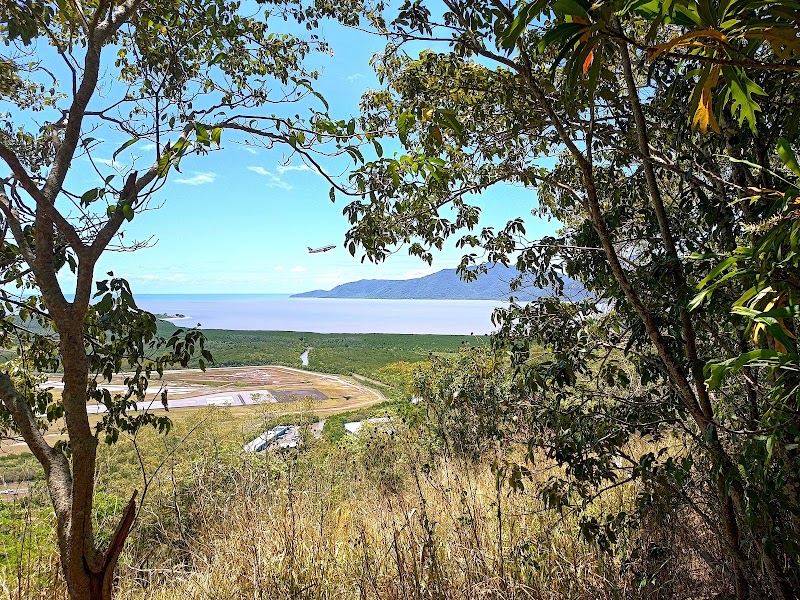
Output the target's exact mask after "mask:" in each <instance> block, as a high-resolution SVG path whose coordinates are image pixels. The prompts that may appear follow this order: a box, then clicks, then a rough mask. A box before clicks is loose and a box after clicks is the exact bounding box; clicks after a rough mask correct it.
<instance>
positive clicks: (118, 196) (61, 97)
mask: <svg viewBox="0 0 800 600" xmlns="http://www.w3.org/2000/svg"><path fill="white" fill-rule="evenodd" d="M341 8H344V7H341ZM333 10H334V8H333V7H330V6H327V7H322V8H320V9H310V8H304V7H302V6H300V5H299V4H297V3H295V2H291V1H289V2H282V1H278V2H258V3H256V4H254V5H252V6H248V7H243V6H242V4H241V3H240V2H235V1H230V0H164V1H162V0H87V1H84V0H67V1H64V0H57V1H56V0H53V1H49V0H35V1H28V0H19V1H18V0H11V1H9V2H3V3H2V6H0V41H1V42H2V48H1V49H0V94H1V95H2V101H3V104H4V106H5V108H3V109H2V110H3V112H2V113H0V160H2V164H3V169H2V170H0V175H2V177H3V178H2V186H0V226H1V227H2V229H1V231H2V237H0V242H2V247H1V251H0V281H2V288H0V299H2V304H0V306H2V308H0V310H1V311H2V313H1V314H0V317H2V320H1V321H0V336H2V341H3V344H4V346H5V347H6V348H10V349H12V351H15V352H17V353H18V356H19V359H18V360H16V361H12V362H10V363H7V364H6V365H4V366H3V367H2V368H0V400H1V401H2V402H0V425H1V426H2V431H3V433H4V434H5V433H7V432H12V431H13V432H17V433H18V434H19V435H21V436H22V438H23V439H24V441H25V442H26V443H27V444H28V446H29V447H30V449H31V451H32V452H33V453H34V455H35V456H36V458H37V459H38V460H39V461H40V462H41V464H42V465H43V467H44V471H45V474H46V479H47V486H48V490H49V493H50V497H51V499H52V502H53V506H54V508H55V514H56V519H57V534H58V543H59V549H60V558H61V565H62V567H63V570H64V573H65V578H66V582H67V586H68V588H69V592H70V595H71V597H73V598H81V599H84V598H101V597H103V598H105V597H109V596H110V594H111V589H112V582H113V573H114V566H115V563H116V561H117V558H118V556H119V553H120V551H121V550H122V545H123V543H124V541H125V538H126V536H127V534H128V532H129V530H130V528H131V526H132V524H133V521H134V519H135V517H136V503H135V501H134V498H132V499H131V501H130V504H129V505H128V507H127V509H126V510H125V512H124V515H123V517H122V519H121V521H120V523H119V526H118V528H117V531H116V532H115V533H114V535H113V536H112V537H111V538H110V540H111V541H110V543H109V544H108V545H103V546H102V547H101V546H100V545H99V543H98V542H97V539H98V538H96V536H95V532H94V531H93V526H92V514H93V501H94V500H93V498H94V482H95V462H96V451H97V445H98V442H102V441H105V442H107V443H113V442H115V441H116V440H117V439H118V438H119V437H120V436H121V435H128V434H134V433H135V432H136V431H137V430H138V429H139V428H141V427H142V426H145V425H153V426H155V427H156V428H158V429H159V430H161V431H165V430H167V429H168V428H169V426H170V422H169V420H168V419H166V418H165V417H160V416H155V415H153V414H151V413H147V412H146V413H137V412H135V408H136V402H137V400H142V399H143V398H144V397H145V395H146V394H147V393H148V384H149V382H150V377H151V375H157V374H160V373H161V372H162V371H163V369H164V368H165V367H166V366H168V365H173V364H180V365H184V366H185V365H186V364H187V362H188V360H189V359H190V358H191V357H192V356H193V355H197V356H199V364H200V366H201V367H204V366H205V364H206V363H207V362H208V361H210V360H211V355H210V354H209V353H208V351H207V350H205V348H204V337H203V336H202V334H201V333H200V332H199V331H196V330H189V331H184V330H178V331H177V332H176V333H174V334H172V335H170V336H169V337H163V336H161V335H159V333H158V329H157V326H156V320H155V317H154V316H153V315H151V314H149V313H147V312H145V311H142V310H141V309H139V308H138V306H137V305H136V302H135V300H134V298H133V295H132V291H131V289H130V286H129V285H128V283H127V282H126V281H124V280H121V279H119V278H115V277H114V276H113V274H111V273H109V275H108V277H107V278H105V279H103V280H100V281H95V267H96V265H97V261H98V259H99V258H100V256H101V255H102V254H103V253H104V252H107V251H114V250H118V251H128V250H135V249H136V248H140V247H142V246H143V245H146V244H147V240H145V241H131V240H125V239H124V238H123V234H124V225H125V223H126V222H128V221H131V220H132V219H134V218H135V217H136V216H137V215H139V214H141V213H142V212H143V211H147V210H152V209H155V208H157V207H158V193H159V191H160V190H161V189H162V186H163V185H164V182H165V181H166V179H167V178H168V176H169V175H170V173H171V172H173V171H174V170H179V169H180V166H181V161H182V160H183V159H184V158H185V157H187V156H189V155H199V156H203V155H207V154H209V153H212V152H217V151H219V150H221V149H222V147H223V137H224V136H232V137H234V138H235V139H237V140H238V141H240V142H243V143H250V144H255V145H259V146H261V147H264V148H272V147H273V146H275V145H285V147H286V148H287V150H288V151H289V152H290V153H298V154H300V155H302V156H304V157H305V159H306V160H307V161H310V162H311V163H313V164H316V163H315V162H314V157H313V155H312V152H313V148H314V147H315V146H316V145H319V144H326V143H329V142H330V144H331V146H332V148H331V149H330V152H332V153H337V152H345V151H348V150H350V151H351V150H352V149H351V148H350V142H349V141H350V139H351V134H352V133H353V132H352V131H350V132H348V128H347V123H344V122H340V121H332V120H331V119H330V118H328V117H327V115H326V110H327V105H326V103H325V101H324V99H323V98H322V97H321V96H319V94H317V93H316V92H315V91H314V89H313V85H312V84H313V81H314V79H315V78H316V77H317V73H316V71H314V70H313V69H311V68H309V67H307V66H306V59H307V58H309V57H310V56H312V55H314V54H319V53H328V52H329V48H328V46H327V45H326V44H325V43H324V42H323V41H322V40H321V39H319V37H318V36H317V35H316V34H315V33H314V32H313V30H314V28H315V26H316V23H317V21H318V19H319V18H321V17H322V16H324V15H325V14H327V13H330V12H331V11H333ZM286 21H289V22H291V23H293V24H294V27H293V30H294V31H295V32H303V31H304V29H305V30H307V35H299V34H298V33H289V32H284V31H281V30H277V31H276V30H273V28H272V25H273V23H275V22H278V23H284V22H286ZM298 103H303V106H304V109H303V110H304V112H305V113H306V115H307V116H306V117H304V118H301V117H299V116H296V113H299V112H300V110H298V109H295V110H294V111H292V110H290V109H289V108H286V107H291V106H294V105H297V104H298ZM109 156H110V157H111V158H110V160H109V158H108V157H109ZM87 170H88V171H89V172H90V173H91V176H89V177H87V176H86V172H87ZM70 271H71V273H72V274H73V276H74V279H70V278H69V277H60V276H61V275H63V274H64V273H66V272H70ZM73 281H74V287H73V283H72V282H73ZM65 282H66V283H65ZM59 369H60V370H62V371H63V381H64V387H63V391H62V393H61V395H60V397H57V396H54V395H53V394H52V392H51V390H49V389H46V388H45V387H42V385H41V381H40V380H39V378H38V376H36V375H34V373H37V372H46V371H53V370H59ZM122 372H124V373H125V384H126V388H127V389H126V391H124V392H121V393H112V392H110V391H109V389H107V388H106V387H105V385H106V382H108V381H110V379H111V376H112V375H113V374H116V373H122ZM90 401H94V402H96V403H98V404H100V405H102V407H103V408H102V411H101V412H102V415H103V416H102V418H101V419H99V422H98V423H97V424H96V425H92V424H90V420H89V414H88V409H87V403H88V402H90ZM61 418H63V419H64V424H65V425H64V427H65V431H66V434H67V440H66V441H64V442H60V443H58V444H55V445H52V444H50V443H49V442H48V439H47V438H46V436H45V432H46V430H47V428H48V426H53V425H54V424H55V422H56V421H57V420H58V419H61Z"/></svg>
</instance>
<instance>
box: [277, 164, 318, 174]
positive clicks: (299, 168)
mask: <svg viewBox="0 0 800 600" xmlns="http://www.w3.org/2000/svg"><path fill="white" fill-rule="evenodd" d="M310 170H311V167H309V166H308V165H306V164H302V165H278V173H280V174H281V175H283V174H284V173H286V171H310Z"/></svg>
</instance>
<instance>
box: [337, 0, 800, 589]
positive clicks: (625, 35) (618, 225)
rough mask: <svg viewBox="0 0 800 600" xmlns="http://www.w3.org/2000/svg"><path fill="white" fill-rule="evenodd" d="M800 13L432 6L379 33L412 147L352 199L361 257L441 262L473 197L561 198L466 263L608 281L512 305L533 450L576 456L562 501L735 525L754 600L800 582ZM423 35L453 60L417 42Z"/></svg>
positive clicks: (382, 102) (554, 497)
mask: <svg viewBox="0 0 800 600" xmlns="http://www.w3.org/2000/svg"><path fill="white" fill-rule="evenodd" d="M797 10H798V8H797V6H796V4H795V3H793V2H774V3H763V2H762V3H755V2H744V1H743V2H733V3H728V2H720V3H716V2H705V1H704V2H698V3H694V2H675V3H657V2H635V3H624V2H600V3H594V4H589V3H588V2H583V1H581V0H579V1H577V2H563V1H559V2H530V3H529V2H517V3H504V2H500V1H496V2H489V3H485V4H480V3H469V2H463V3H462V2H449V1H447V0H445V2H443V5H441V6H440V5H433V3H431V5H430V6H429V3H426V2H423V1H421V0H417V1H415V2H406V3H405V4H404V5H403V6H402V8H401V9H400V11H399V13H398V14H397V15H394V17H395V18H394V20H393V21H391V23H390V24H389V25H384V21H378V22H377V23H376V26H377V27H378V28H383V29H382V30H383V31H384V33H385V34H386V35H387V36H388V37H389V38H390V44H389V46H388V48H387V51H386V53H385V54H384V56H383V57H381V58H380V60H377V61H376V64H377V69H378V73H379V75H380V77H382V79H383V81H384V82H385V84H386V86H385V89H383V90H380V91H377V92H374V93H371V94H369V95H367V96H365V98H364V100H363V109H364V121H365V124H366V126H367V127H369V128H370V129H383V128H388V127H392V126H393V127H394V128H395V129H396V131H397V134H398V136H399V137H400V139H401V141H402V143H403V144H404V146H405V149H406V154H405V155H404V156H402V157H400V158H396V159H394V158H392V159H390V158H386V159H382V160H379V161H375V162H371V163H368V164H367V165H366V166H365V167H364V168H363V169H361V170H360V171H358V172H357V173H356V174H355V175H354V176H353V177H354V180H355V182H356V184H357V185H358V186H360V189H361V190H363V191H364V192H365V196H364V199H363V200H360V201H356V202H353V203H351V204H350V205H349V206H348V207H347V209H346V211H345V212H346V214H348V215H349V217H350V221H351V223H352V224H353V227H352V229H351V231H350V232H349V234H348V237H349V241H350V242H351V244H352V245H351V251H352V252H355V251H356V247H357V246H358V245H360V246H361V247H363V248H364V250H365V253H366V255H367V256H368V257H369V258H370V259H373V260H382V259H383V258H384V257H385V256H386V255H387V252H388V251H389V249H392V248H393V247H394V246H396V245H400V244H409V251H410V253H412V254H415V255H418V256H420V257H422V258H423V259H425V260H428V261H430V260H431V258H432V255H431V253H430V249H431V248H432V247H439V248H440V247H441V246H442V244H443V243H444V240H445V239H446V238H447V237H449V236H451V235H453V234H455V233H456V232H458V231H460V230H463V229H467V230H471V229H473V228H474V226H475V225H476V223H477V221H478V215H479V209H478V208H477V207H475V206H472V205H471V204H470V203H469V197H470V194H473V193H476V192H480V191H482V190H484V189H486V188H488V187H490V186H492V185H495V184H497V183H501V182H506V183H515V184H522V185H525V186H529V187H531V188H536V189H537V191H538V203H537V204H534V203H533V202H532V210H533V211H534V213H535V214H537V215H539V216H545V217H548V218H554V219H557V220H558V221H559V222H561V223H562V224H563V228H562V230H561V231H560V233H559V234H558V236H556V237H554V238H548V239H544V240H534V241H531V240H527V239H526V238H525V235H524V234H525V231H524V226H523V224H522V221H521V220H519V219H517V220H514V221H511V222H509V223H508V224H507V226H506V227H505V228H504V229H503V230H500V231H494V230H491V229H483V230H481V231H480V232H472V231H467V232H466V233H465V234H464V235H462V237H460V238H459V244H460V245H461V246H463V247H465V248H467V249H474V251H472V252H470V253H469V254H467V255H466V256H465V257H464V260H463V262H462V268H463V269H466V268H467V267H468V266H469V265H471V264H475V263H481V262H483V261H489V262H493V261H497V262H502V263H505V264H508V263H509V262H511V261H514V262H516V264H517V266H518V267H519V268H520V270H521V271H522V272H523V273H524V274H525V275H526V277H525V279H526V280H527V281H532V282H534V283H538V284H542V283H545V282H548V283H556V284H558V283H559V282H560V279H561V277H562V276H563V274H567V275H569V276H570V277H573V278H575V279H577V280H578V281H580V282H581V283H582V284H583V286H584V287H585V289H586V292H587V293H586V296H585V297H584V298H579V299H578V300H576V301H573V302H565V301H552V300H543V301H540V302H536V303H531V304H528V305H522V304H520V305H512V307H511V308H510V309H508V310H506V311H501V312H500V313H499V314H498V320H499V323H500V325H501V329H500V334H499V336H498V338H497V339H498V343H499V344H501V345H504V346H506V347H507V348H509V349H510V350H511V351H512V354H511V356H512V361H513V364H514V365H515V368H516V371H517V376H516V377H517V386H518V387H517V389H518V390H519V391H518V393H517V394H516V396H514V395H512V396H511V398H510V399H509V401H517V402H526V403H530V405H531V413H532V414H531V415H530V416H531V422H530V426H531V427H532V431H533V437H532V439H531V443H530V445H529V448H530V451H529V456H528V458H529V460H530V461H536V460H538V459H539V457H541V455H542V453H544V454H545V456H547V457H548V458H549V459H554V460H555V461H556V462H557V464H559V465H561V466H563V467H565V470H564V471H563V472H562V474H561V475H555V476H554V478H553V479H552V484H551V485H549V486H547V487H546V488H545V489H543V490H541V494H542V497H543V498H544V499H545V501H546V502H547V503H548V504H549V505H550V506H553V507H567V506H573V507H580V506H586V502H587V501H591V500H592V499H594V498H595V497H597V495H598V494H599V493H601V492H602V490H604V489H606V488H608V487H615V486H617V485H619V484H620V483H622V482H625V481H631V482H634V483H635V484H636V486H638V488H637V489H638V490H639V495H638V504H637V511H638V515H637V517H638V519H643V518H645V517H646V516H647V511H648V510H652V507H653V503H654V499H657V498H659V497H662V498H670V502H669V503H666V502H665V503H664V504H662V505H661V507H662V508H664V505H665V504H670V506H669V510H673V511H679V510H685V511H686V512H685V513H684V514H687V515H690V518H692V519H694V520H698V521H699V522H702V523H703V524H704V531H708V532H709V533H710V534H711V535H712V536H713V540H714V541H713V543H714V544H717V547H718V548H719V549H720V552H721V553H723V555H724V560H723V561H721V562H720V560H719V559H718V558H716V557H714V556H712V555H709V554H708V553H705V555H704V554H703V552H704V551H705V548H700V547H698V548H696V549H695V550H696V556H698V557H699V558H700V559H702V560H705V561H706V562H707V563H708V566H709V569H710V570H711V571H712V572H714V571H716V572H718V573H719V574H720V575H719V577H720V580H721V582H722V584H723V586H724V585H726V584H727V583H728V581H729V580H728V579H727V577H726V575H725V573H732V578H731V580H730V583H731V584H732V587H734V588H735V590H736V596H737V597H738V598H747V597H750V596H756V597H761V596H769V597H776V598H792V597H796V596H797V594H798V590H800V580H798V579H797V573H798V568H799V567H800V564H799V563H798V547H799V546H798V543H800V523H799V522H798V520H797V515H798V510H800V501H799V498H800V497H798V490H800V487H798V486H799V485H800V479H799V478H798V456H797V451H798V441H800V438H799V437H798V436H800V429H799V428H798V419H797V414H798V412H797V411H798V408H800V406H798V404H797V398H798V396H797V379H796V377H797V364H798V358H797V354H796V349H795V341H794V336H795V333H796V326H797V323H796V320H795V319H796V317H797V315H798V312H797V302H798V299H797V293H798V287H797V286H798V278H797V273H798V272H797V266H798V264H797V259H796V243H797V239H798V237H797V235H798V234H797V231H798V227H797V223H798V221H797V218H796V210H795V208H796V205H795V201H796V198H797V188H796V186H795V183H794V181H795V180H794V175H793V174H792V172H795V173H797V171H798V170H799V169H798V168H797V161H796V159H795V157H794V153H793V151H792V146H793V145H796V142H797V138H798V128H797V122H798V119H797V117H798V114H800V112H798V98H797V89H798V87H797V84H798V73H800V67H798V65H797V62H796V58H797V52H798V42H797V39H798V37H797V36H798V29H797V23H798V19H797V16H798V13H797ZM432 15H442V17H441V19H439V18H434V17H433V16H432ZM388 21H389V18H386V22H388ZM419 41H424V42H428V43H436V42H439V43H443V46H442V50H443V51H442V52H441V53H437V52H435V51H433V50H428V51H425V52H422V53H421V54H420V55H419V56H418V57H411V56H408V55H407V54H405V53H403V52H402V49H403V48H404V45H405V44H406V43H408V42H419ZM444 44H446V45H447V46H449V47H446V46H444ZM553 157H557V159H556V160H555V162H554V161H553ZM443 207H450V208H451V209H454V211H455V215H456V216H455V218H452V217H450V216H449V215H448V213H441V212H440V210H441V209H442V208H443ZM478 270H480V269H478ZM464 272H465V274H466V270H465V271H464ZM469 276H471V275H469ZM520 283H522V281H521V282H520ZM698 286H699V287H700V288H702V293H701V294H700V295H699V296H697V298H694V296H695V295H696V294H697V289H696V288H697V287H698ZM537 345H544V346H545V347H546V348H547V349H548V350H549V352H550V358H549V359H546V360H542V359H541V357H537V358H536V359H535V360H534V359H532V358H531V352H532V350H533V348H534V347H536V346H537ZM674 436H677V439H678V440H679V444H678V445H677V446H676V445H675V444H674V442H672V441H671V440H673V439H676V438H675V437H674ZM637 440H638V441H641V440H643V441H645V442H646V443H648V444H651V445H652V446H654V447H655V449H654V450H652V451H643V453H641V454H637V453H635V452H633V451H631V449H630V448H631V447H632V446H631V442H633V441H637ZM520 472H521V471H520V470H516V471H515V473H517V474H519V473H520ZM516 481H517V483H518V479H517V480H516ZM636 520H637V519H633V521H634V522H635V521H636ZM624 523H625V517H624V515H607V516H606V517H605V518H604V519H602V520H598V519H597V517H595V516H590V515H586V516H585V521H584V528H583V530H584V533H585V534H586V535H587V536H588V537H590V538H591V539H594V540H596V541H598V543H600V546H601V547H605V548H610V547H612V546H613V543H614V541H615V540H616V539H617V536H618V534H619V532H620V531H621V530H623V529H624ZM634 529H635V527H634ZM703 543H705V542H703ZM698 546H699V545H698ZM643 581H644V582H645V583H647V582H649V581H651V579H650V574H647V573H645V578H644V579H643ZM667 593H669V592H667Z"/></svg>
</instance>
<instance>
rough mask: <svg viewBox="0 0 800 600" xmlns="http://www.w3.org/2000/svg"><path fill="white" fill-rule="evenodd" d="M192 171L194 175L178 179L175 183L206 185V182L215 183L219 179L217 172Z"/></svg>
mask: <svg viewBox="0 0 800 600" xmlns="http://www.w3.org/2000/svg"><path fill="white" fill-rule="evenodd" d="M192 173H193V175H192V176H191V177H183V178H181V179H176V180H175V183H181V184H183V185H204V184H206V183H214V181H215V180H216V179H217V174H216V173H211V172H205V173H203V172H200V171H192Z"/></svg>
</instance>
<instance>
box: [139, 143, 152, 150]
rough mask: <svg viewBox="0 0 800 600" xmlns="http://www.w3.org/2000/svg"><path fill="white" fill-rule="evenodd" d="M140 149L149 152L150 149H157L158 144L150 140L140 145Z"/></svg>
mask: <svg viewBox="0 0 800 600" xmlns="http://www.w3.org/2000/svg"><path fill="white" fill-rule="evenodd" d="M139 149H140V150H145V151H147V152H149V151H150V150H155V149H156V145H155V144H154V143H153V142H148V143H146V144H142V145H141V146H139Z"/></svg>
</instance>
